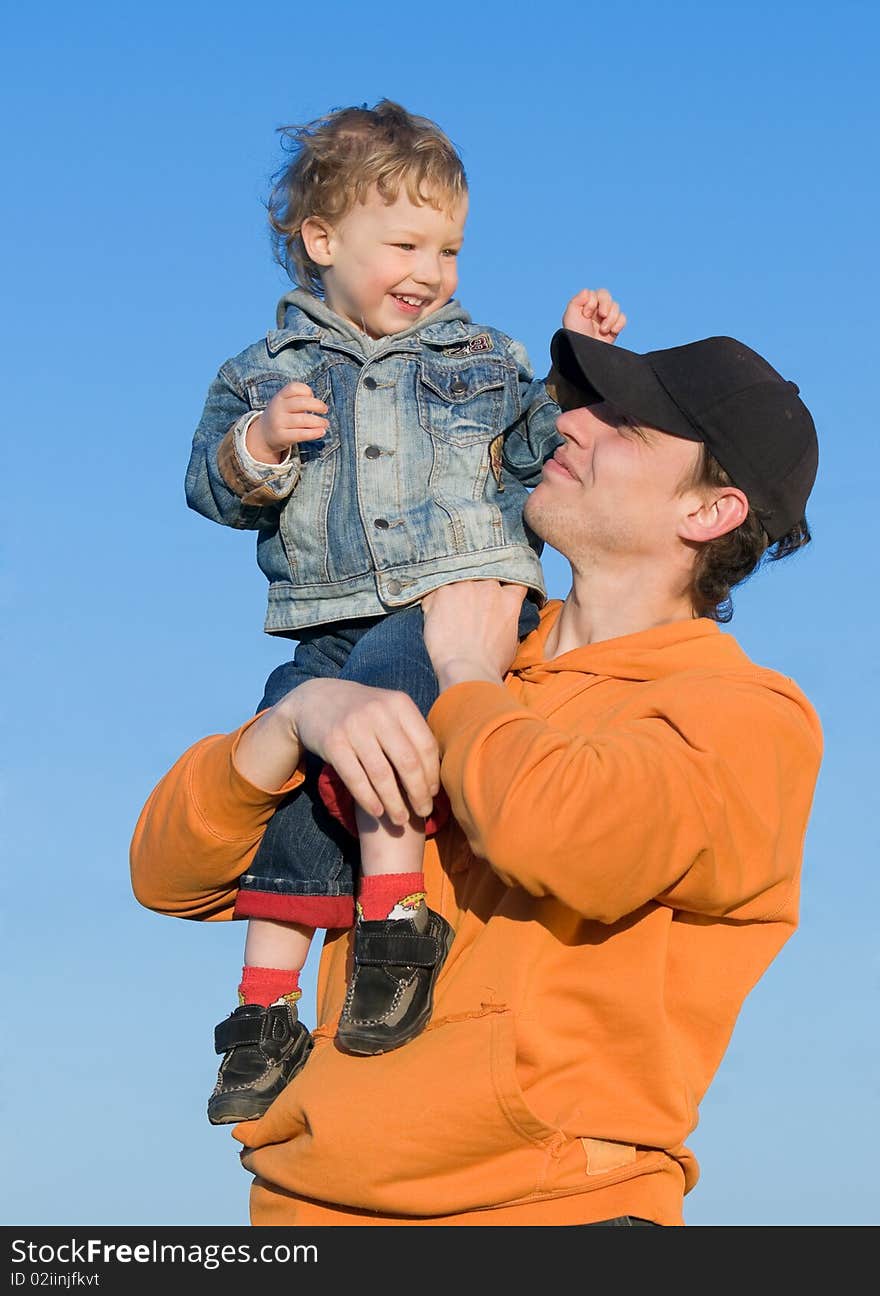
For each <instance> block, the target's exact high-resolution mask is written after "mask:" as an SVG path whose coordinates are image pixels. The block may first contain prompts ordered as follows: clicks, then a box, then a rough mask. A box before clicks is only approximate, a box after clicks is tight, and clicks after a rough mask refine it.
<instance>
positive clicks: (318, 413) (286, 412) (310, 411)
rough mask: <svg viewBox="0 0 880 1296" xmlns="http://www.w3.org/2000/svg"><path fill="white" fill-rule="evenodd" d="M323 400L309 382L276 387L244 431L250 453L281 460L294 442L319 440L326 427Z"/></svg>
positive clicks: (265, 459)
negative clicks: (277, 388)
mask: <svg viewBox="0 0 880 1296" xmlns="http://www.w3.org/2000/svg"><path fill="white" fill-rule="evenodd" d="M326 413H327V406H326V405H325V404H324V402H323V401H320V400H316V399H315V395H314V393H313V391H312V389H311V387H309V386H307V385H306V383H301V382H291V383H288V384H287V386H286V387H282V388H281V390H280V391H277V392H276V393H275V395H274V396H273V397H272V399H271V400H270V401H269V404H268V405H267V406H266V408H265V409H264V410H263V412H262V413H261V414H260V416H259V418H256V419H254V421H253V423H251V425H250V426H249V428H248V430H247V433H246V435H245V442H246V444H247V448H248V453H249V454H251V455H253V457H254V458H255V459H258V460H259V461H260V463H272V464H277V463H281V460H282V459H283V458H284V457H285V455H287V453H288V452H289V450H290V447H291V446H292V445H296V444H297V443H298V442H300V441H317V440H318V439H319V438H320V437H322V436H323V435H324V433H325V432H326V431H327V427H328V423H327V420H326V418H323V417H322V415H324V414H326Z"/></svg>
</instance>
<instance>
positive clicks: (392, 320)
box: [322, 188, 467, 338]
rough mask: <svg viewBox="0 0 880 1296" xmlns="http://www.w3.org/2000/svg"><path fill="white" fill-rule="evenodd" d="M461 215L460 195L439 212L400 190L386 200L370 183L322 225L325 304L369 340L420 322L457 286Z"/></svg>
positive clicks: (463, 212)
mask: <svg viewBox="0 0 880 1296" xmlns="http://www.w3.org/2000/svg"><path fill="white" fill-rule="evenodd" d="M466 217H467V200H466V199H463V200H462V201H461V202H459V203H458V204H456V206H455V207H454V208H453V210H452V211H447V210H445V208H443V207H441V208H440V209H439V210H438V208H437V207H434V206H432V205H431V203H429V202H426V203H423V204H422V205H418V204H416V203H413V202H412V201H411V200H410V198H409V196H408V195H407V193H406V191H405V189H401V192H400V193H399V194H398V196H397V198H396V200H395V201H394V202H393V203H386V202H385V200H384V199H383V198H382V197H381V196H380V195H379V193H378V191H377V190H376V189H375V188H373V189H372V190H371V191H370V193H369V194H368V196H367V199H366V201H365V202H362V203H355V205H354V207H353V208H352V209H351V211H349V212H347V213H346V214H345V215H344V216H343V217H341V218H340V219H339V220H338V221H337V222H336V223H335V225H333V226H332V228H331V229H330V231H329V237H328V242H327V247H328V255H329V257H330V261H329V264H328V265H327V266H326V267H324V269H323V271H322V278H323V281H324V289H325V293H326V299H327V305H328V306H329V307H330V308H331V310H334V311H335V312H336V314H337V315H341V316H342V318H343V319H346V320H348V321H349V323H351V324H354V325H355V326H356V327H357V328H359V329H363V330H364V331H365V332H366V333H367V334H369V336H370V337H373V338H379V337H385V336H387V335H388V334H391V333H400V332H401V331H402V330H403V329H407V328H410V327H411V326H412V325H413V324H417V323H419V321H420V320H423V319H425V318H426V317H427V316H428V315H431V314H433V312H434V311H437V310H439V309H440V307H441V306H445V305H446V303H447V302H448V301H449V300H450V298H451V297H452V296H453V294H454V292H455V290H456V288H457V286H458V269H457V264H456V258H457V256H458V253H459V250H460V248H461V245H462V241H463V239H464V224H465V219H466Z"/></svg>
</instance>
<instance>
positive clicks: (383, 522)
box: [373, 518, 391, 531]
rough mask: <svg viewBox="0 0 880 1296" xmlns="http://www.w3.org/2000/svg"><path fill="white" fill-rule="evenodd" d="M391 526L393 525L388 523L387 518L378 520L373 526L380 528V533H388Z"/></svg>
mask: <svg viewBox="0 0 880 1296" xmlns="http://www.w3.org/2000/svg"><path fill="white" fill-rule="evenodd" d="M390 525H391V523H390V522H389V521H388V519H387V518H376V519H375V521H374V522H373V526H374V527H378V528H379V530H380V531H387V529H388V527H389V526H390Z"/></svg>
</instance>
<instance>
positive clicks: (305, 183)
mask: <svg viewBox="0 0 880 1296" xmlns="http://www.w3.org/2000/svg"><path fill="white" fill-rule="evenodd" d="M278 130H279V133H280V135H281V137H282V148H283V149H284V150H285V152H287V153H290V154H291V158H290V161H289V162H287V163H286V164H285V165H284V166H283V167H281V168H280V169H279V170H278V171H277V172H276V173H275V175H274V176H273V177H272V190H271V193H270V195H269V199H268V202H267V204H266V205H267V208H268V213H269V225H270V226H271V230H272V246H273V252H274V255H275V260H276V261H277V262H278V264H279V265H281V266H282V267H283V268H284V269H285V270H286V271H287V273H288V274H289V275H290V278H291V279H292V280H293V282H294V283H296V284H299V286H300V287H302V288H308V289H311V291H312V292H315V293H317V294H318V295H321V294H322V292H323V287H322V283H321V274H320V269H319V267H318V266H317V265H315V263H314V262H313V261H312V260H311V259H310V257H309V255H308V253H307V252H306V249H305V246H304V244H303V240H302V234H301V230H302V225H303V222H304V221H305V220H307V219H308V218H309V217H310V216H312V217H317V218H319V219H322V220H326V221H329V222H333V221H338V220H340V219H341V218H342V217H343V216H345V215H346V214H347V213H348V212H349V211H350V210H351V209H352V207H354V205H355V203H357V202H364V201H365V199H366V198H367V196H368V194H369V192H370V190H371V189H372V187H373V186H374V185H375V187H376V190H377V191H378V193H379V195H380V197H381V198H383V199H384V200H385V202H386V203H393V202H394V201H395V200H396V199H397V197H398V196H399V194H400V190H401V186H405V189H406V193H407V195H408V196H409V199H410V201H411V202H413V203H415V204H417V205H418V206H422V205H423V204H424V203H430V204H431V206H433V207H436V208H437V210H438V211H441V210H451V209H452V208H453V207H454V206H455V205H456V203H457V202H459V201H460V200H461V199H462V198H463V197H464V196H465V194H466V193H467V179H466V176H465V171H464V166H463V164H462V161H461V158H460V157H459V156H458V153H457V152H456V150H455V148H454V147H453V145H452V143H451V142H450V140H449V139H448V138H447V137H446V135H444V133H443V131H441V130H440V128H439V126H437V125H435V123H434V122H432V121H429V120H428V118H427V117H416V116H414V115H413V114H412V113H409V112H407V111H406V109H405V108H401V106H400V104H396V103H392V102H391V100H390V99H380V100H379V102H378V103H377V104H376V105H375V107H373V108H368V107H367V106H366V104H363V105H361V106H360V107H352V108H336V109H334V110H333V111H332V112H330V113H327V114H326V115H325V116H323V117H318V118H316V119H315V120H314V121H311V122H307V123H306V124H305V125H304V126H280V127H279V128H278Z"/></svg>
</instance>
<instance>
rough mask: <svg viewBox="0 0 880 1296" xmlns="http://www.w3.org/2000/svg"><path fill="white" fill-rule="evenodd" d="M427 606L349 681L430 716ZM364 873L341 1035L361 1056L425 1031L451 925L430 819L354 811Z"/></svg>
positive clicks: (358, 656)
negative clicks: (428, 874) (390, 692)
mask: <svg viewBox="0 0 880 1296" xmlns="http://www.w3.org/2000/svg"><path fill="white" fill-rule="evenodd" d="M422 628H423V620H422V610H421V608H420V607H411V608H406V609H403V610H402V611H400V612H395V613H392V614H391V615H389V616H387V617H385V618H384V619H383V620H382V621H381V622H379V623H377V625H375V626H374V627H373V628H372V629H371V630H370V631H369V633H368V634H366V635H364V637H363V638H362V639H361V640H360V641H359V642H358V644H357V645H356V647H355V648H354V649H353V650H352V653H351V656H350V657H349V659H348V662H347V663H346V665H345V669H344V670H343V671H342V672H341V678H343V679H349V680H354V681H356V682H358V683H361V684H369V685H371V686H373V687H374V688H389V689H398V690H400V691H402V692H405V693H407V694H408V695H409V696H410V697H411V698H412V699H413V701H414V702H415V703H416V705H417V706H418V708H419V710H420V711H421V713H422V715H427V714H428V711H430V709H431V707H432V705H433V703H434V701H435V700H436V697H437V677H436V675H435V674H434V668H433V667H432V665H431V661H430V658H429V657H428V654H427V651H426V649H425V644H424V639H423V636H422ZM355 818H356V823H357V829H358V834H359V840H360V853H361V872H360V877H359V882H358V891H357V914H358V920H357V926H356V929H355V947H354V956H355V963H354V972H353V974H352V979H351V982H350V984H349V989H348V994H347V996H346V1001H345V1005H344V1008H343V1011H342V1014H341V1017H340V1021H339V1027H338V1031H337V1043H338V1044H339V1046H340V1047H341V1048H344V1049H346V1050H347V1051H349V1052H352V1053H362V1054H375V1053H385V1052H388V1051H389V1050H391V1049H395V1048H399V1047H400V1046H401V1045H402V1044H405V1043H406V1042H407V1041H408V1040H410V1039H412V1038H413V1036H414V1035H416V1034H418V1032H419V1031H420V1030H421V1029H422V1027H423V1026H424V1025H425V1023H426V1022H427V1020H428V1018H429V1017H430V1014H431V1007H432V1002H433V991H434V983H435V981H436V979H437V975H438V974H439V971H440V968H441V967H442V965H443V962H444V960H445V958H446V954H447V952H448V950H449V946H450V945H451V943H452V936H453V932H452V928H451V927H450V926H449V924H448V923H447V922H446V920H445V919H444V918H442V917H441V916H440V915H439V914H437V913H434V911H433V910H431V909H429V908H428V907H427V904H426V903H425V879H424V872H423V861H422V856H423V851H424V843H425V825H424V820H422V819H420V818H419V817H417V816H413V817H412V818H411V819H410V821H409V823H408V824H405V825H404V826H402V827H400V826H398V825H395V824H392V823H390V822H389V821H388V819H387V818H382V819H375V818H373V817H372V816H371V815H368V814H367V813H366V812H365V811H363V810H361V808H360V807H359V806H358V807H355Z"/></svg>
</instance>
